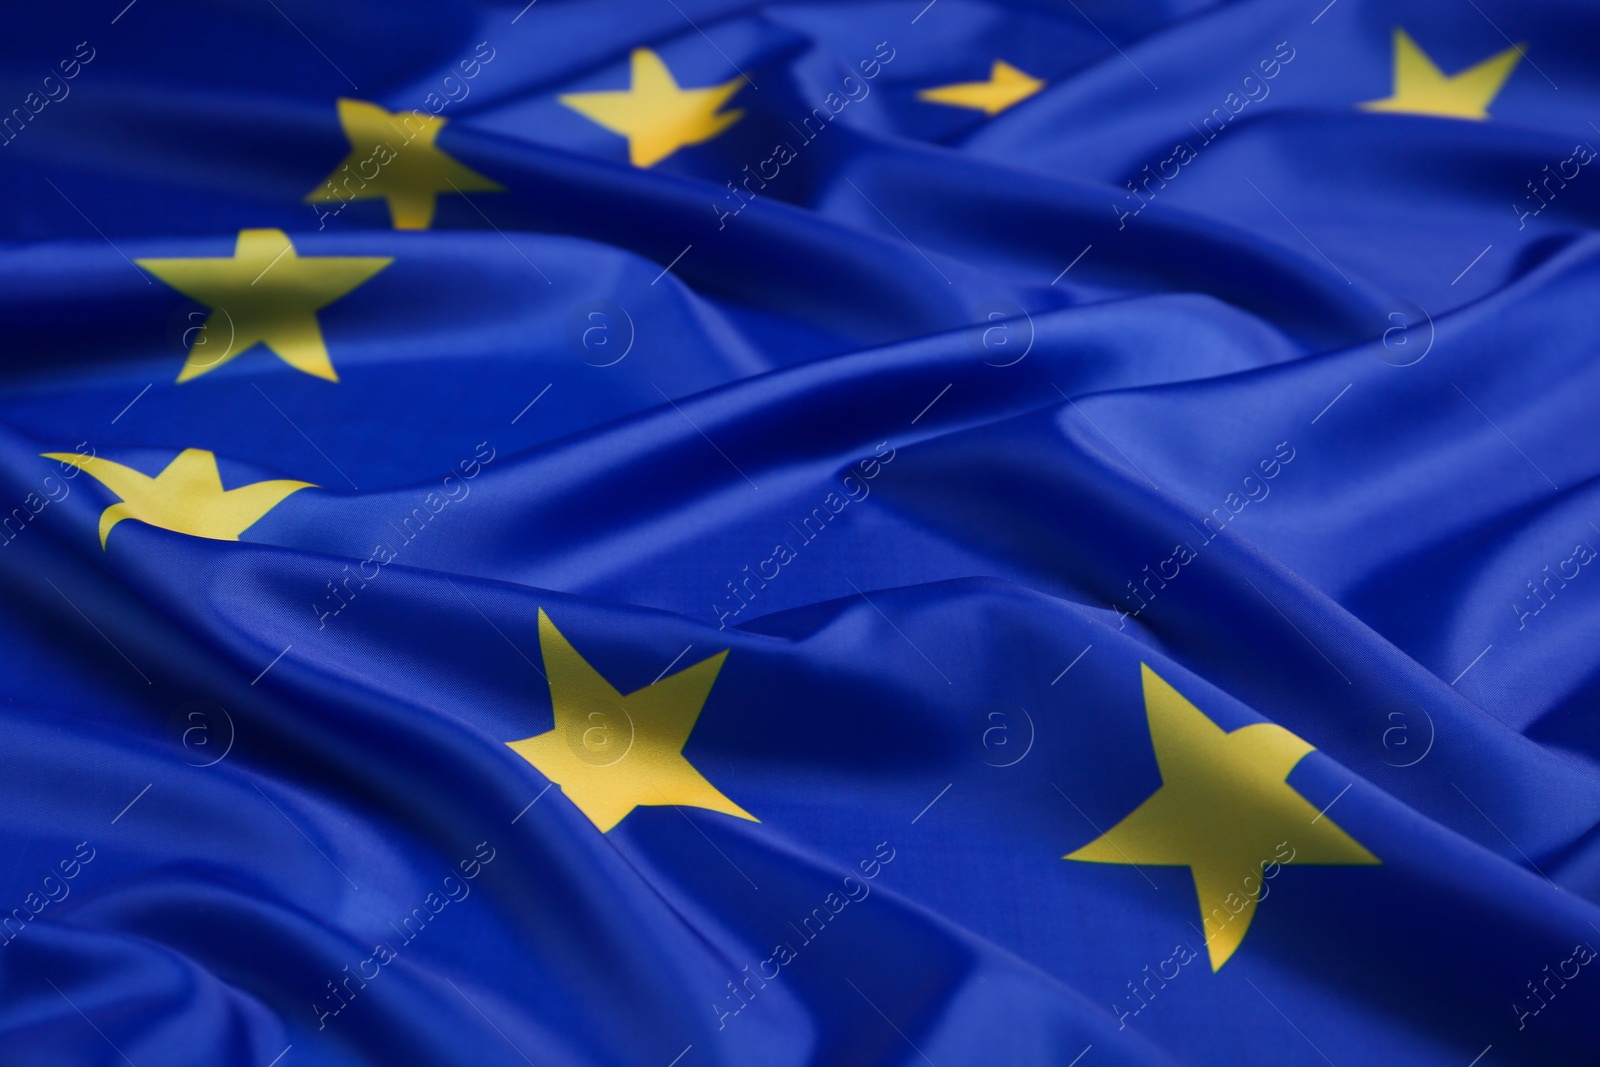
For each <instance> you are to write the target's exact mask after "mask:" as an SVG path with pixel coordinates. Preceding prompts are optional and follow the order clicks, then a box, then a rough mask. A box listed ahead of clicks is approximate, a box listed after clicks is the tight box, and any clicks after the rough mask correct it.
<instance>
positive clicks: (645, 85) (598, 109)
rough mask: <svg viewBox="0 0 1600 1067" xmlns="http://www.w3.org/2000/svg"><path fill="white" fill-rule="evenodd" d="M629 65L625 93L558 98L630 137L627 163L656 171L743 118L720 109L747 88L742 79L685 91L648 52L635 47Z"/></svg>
mask: <svg viewBox="0 0 1600 1067" xmlns="http://www.w3.org/2000/svg"><path fill="white" fill-rule="evenodd" d="M629 64H630V67H631V77H630V84H629V86H628V88H626V89H615V90H605V91H602V92H592V93H563V94H562V95H561V96H560V97H558V98H557V99H559V100H560V101H561V102H562V103H563V104H565V105H566V106H567V107H570V108H571V109H572V110H574V111H576V112H577V113H578V114H580V115H582V116H584V117H585V118H587V119H589V120H590V121H591V122H594V123H596V124H598V125H600V126H604V127H605V128H606V129H608V130H610V131H611V132H612V133H616V134H621V135H622V136H623V137H626V138H627V139H628V160H629V161H630V162H631V163H632V164H633V165H634V166H636V167H653V166H655V165H656V164H657V163H659V162H661V161H662V160H663V159H666V158H667V157H668V156H670V155H672V154H673V153H674V152H676V151H677V150H678V149H680V148H684V147H686V146H688V145H696V144H701V143H702V142H705V141H709V140H711V139H712V138H713V137H715V136H717V135H718V134H719V133H721V132H722V131H723V130H726V129H727V128H728V127H729V126H732V125H733V124H734V123H735V122H738V121H739V119H740V118H741V117H743V115H744V112H743V111H737V110H736V111H722V110H720V109H721V108H722V105H723V104H725V103H727V102H728V100H729V99H730V98H731V97H732V96H733V94H734V93H736V92H738V91H739V89H740V88H741V87H742V86H743V85H744V78H743V77H742V76H741V77H738V78H732V79H730V80H728V81H725V82H722V83H720V84H718V85H709V86H706V87H705V88H702V89H684V88H681V87H679V85H678V82H677V80H676V79H675V78H673V76H672V72H671V71H670V70H668V69H667V65H666V63H664V62H662V60H661V57H660V56H658V55H656V53H655V52H653V51H651V50H650V49H648V48H635V49H634V50H633V54H632V56H631V58H630V60H629Z"/></svg>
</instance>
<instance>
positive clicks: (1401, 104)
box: [1359, 26, 1522, 122]
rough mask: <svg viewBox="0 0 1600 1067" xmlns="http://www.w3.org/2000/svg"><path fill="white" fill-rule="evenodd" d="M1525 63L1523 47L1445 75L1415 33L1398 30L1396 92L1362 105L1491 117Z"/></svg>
mask: <svg viewBox="0 0 1600 1067" xmlns="http://www.w3.org/2000/svg"><path fill="white" fill-rule="evenodd" d="M1521 59H1522V46H1521V45H1512V46H1511V47H1510V48H1507V49H1505V50H1504V51H1501V52H1496V53H1495V54H1494V55H1492V56H1490V57H1489V58H1488V59H1485V60H1484V61H1483V62H1481V63H1475V64H1473V65H1472V66H1470V67H1468V68H1466V69H1465V70H1462V71H1458V72H1457V73H1455V74H1446V73H1445V72H1444V71H1442V70H1440V69H1439V67H1438V65H1437V64H1435V63H1434V61H1433V60H1432V59H1429V58H1428V54H1427V53H1426V52H1424V51H1423V50H1422V48H1421V47H1420V46H1419V45H1418V44H1417V42H1416V41H1413V40H1412V39H1411V35H1410V34H1408V33H1406V31H1405V30H1403V29H1401V28H1400V27H1398V26H1396V27H1395V30H1394V92H1393V93H1391V94H1390V95H1389V96H1386V97H1384V98H1383V99H1382V100H1368V101H1367V102H1366V103H1364V104H1361V105H1359V106H1360V107H1361V108H1362V109H1363V110H1365V111H1394V112H1401V113H1405V114H1411V115H1434V116H1437V117H1440V118H1447V119H1475V120H1477V121H1480V122H1481V121H1483V120H1484V119H1487V118H1488V117H1489V105H1490V104H1491V103H1493V102H1494V98H1495V97H1496V96H1498V95H1500V90H1501V88H1502V87H1503V86H1504V85H1505V83H1506V79H1507V78H1509V77H1511V71H1512V68H1514V67H1515V66H1516V65H1517V63H1518V61H1519V60H1521Z"/></svg>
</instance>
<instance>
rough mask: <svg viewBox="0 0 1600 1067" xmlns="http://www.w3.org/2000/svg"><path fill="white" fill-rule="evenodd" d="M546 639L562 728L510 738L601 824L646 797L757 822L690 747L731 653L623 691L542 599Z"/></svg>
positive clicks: (542, 641)
mask: <svg viewBox="0 0 1600 1067" xmlns="http://www.w3.org/2000/svg"><path fill="white" fill-rule="evenodd" d="M539 648H540V650H541V651H542V652H543V653H544V669H545V676H546V677H547V678H548V679H549V681H550V704H551V707H552V708H553V709H554V710H555V728H554V729H553V730H549V731H547V732H546V733H542V734H539V735H537V736H535V737H529V738H526V739H525V740H522V741H508V742H506V744H507V745H508V746H510V748H511V749H512V750H513V751H515V752H516V753H517V755H519V756H521V757H522V758H523V759H525V760H527V761H528V762H529V763H531V764H533V765H534V766H535V767H537V768H539V770H540V771H541V772H542V773H543V774H544V776H545V777H546V778H548V779H550V780H551V781H552V782H554V783H556V784H557V785H559V786H560V787H561V791H562V792H563V793H565V794H566V796H567V799H568V800H570V801H572V803H574V804H575V805H577V807H578V810H579V811H582V812H583V813H584V814H585V815H587V816H588V817H589V820H590V821H591V822H593V823H594V824H595V826H597V827H599V829H600V832H601V833H604V832H606V831H607V830H609V829H611V828H612V827H613V826H615V825H617V823H619V822H621V821H622V820H623V817H624V816H626V815H627V814H628V812H630V811H632V810H633V809H634V808H636V807H638V806H640V805H641V804H679V805H683V806H685V807H693V808H706V809H709V810H711V811H720V812H723V813H724V814H727V815H734V816H737V817H738V818H741V819H749V820H750V821H751V822H759V821H760V820H758V819H757V818H756V817H755V816H754V815H751V814H750V813H749V812H747V811H745V810H744V809H743V808H741V807H740V806H739V805H737V804H735V803H734V802H733V801H731V800H729V799H728V798H727V797H725V796H723V795H722V793H721V791H719V790H718V789H717V787H716V786H714V785H712V784H711V783H710V782H708V781H706V779H705V777H704V776H703V775H702V774H701V773H700V772H699V771H697V770H695V769H694V767H693V766H692V765H691V764H690V763H689V761H688V760H687V759H685V758H684V755H683V746H684V743H685V742H687V741H688V740H689V733H690V731H692V730H693V729H694V724H695V721H696V720H698V719H699V718H700V709H701V708H702V707H703V706H704V705H705V702H706V697H708V696H710V695H711V687H712V685H713V684H715V683H716V680H717V672H718V671H720V670H722V661H723V660H725V659H727V657H728V653H727V652H719V653H717V654H716V655H715V656H712V657H710V658H709V659H703V660H701V661H700V662H699V663H696V664H694V665H693V666H692V667H685V668H684V669H683V670H681V671H679V672H678V673H677V674H674V675H671V676H669V677H666V678H662V679H660V680H659V681H656V682H653V683H651V684H650V685H647V686H645V687H644V688H643V689H639V690H636V691H635V692H632V693H629V694H627V695H626V696H624V695H623V694H621V693H619V692H617V690H616V689H614V688H612V686H611V683H610V682H607V681H606V680H605V679H604V678H602V677H600V672H598V671H596V670H595V669H594V668H593V667H591V666H589V664H588V662H587V661H586V660H585V659H584V658H583V657H582V656H580V655H579V654H578V651H577V649H575V648H573V647H572V644H571V642H569V641H568V640H567V639H566V638H565V637H564V636H562V634H561V631H560V630H557V629H556V625H555V623H553V622H551V621H550V616H548V615H546V614H545V613H544V609H543V608H540V609H539Z"/></svg>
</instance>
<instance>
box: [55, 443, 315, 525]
mask: <svg viewBox="0 0 1600 1067" xmlns="http://www.w3.org/2000/svg"><path fill="white" fill-rule="evenodd" d="M41 454H42V455H43V456H44V457H45V458H47V459H57V460H60V461H61V462H63V463H70V464H71V465H72V466H74V467H77V468H79V469H80V470H83V471H87V472H88V473H89V475H90V476H91V477H92V478H94V479H95V481H97V482H99V483H100V484H101V485H103V486H105V487H106V488H107V489H109V490H111V491H112V492H113V493H115V494H116V495H117V496H118V497H120V498H121V501H120V503H116V504H112V505H111V506H110V507H108V508H106V509H105V511H103V512H101V513H100V547H101V548H105V547H106V538H108V537H110V536H111V528H112V527H113V526H115V525H116V524H117V523H119V522H121V521H122V520H123V519H137V520H138V521H140V522H143V523H147V524H149V525H151V526H159V527H161V528H162V529H164V530H174V531H176V532H178V533H184V534H189V535H191V536H193V537H210V538H213V539H215V540H218V541H237V540H239V535H240V534H242V533H244V531H245V530H247V529H249V528H250V527H251V526H253V525H254V524H255V523H257V522H258V521H260V519H261V517H262V516H264V515H265V514H266V513H267V512H269V511H271V510H272V509H273V508H275V507H277V506H278V505H279V504H281V503H282V502H283V501H284V499H285V498H286V497H288V496H289V494H290V493H294V492H297V491H299V490H301V489H314V488H316V486H314V485H312V483H310V482H297V481H291V480H289V479H286V478H284V479H274V480H272V481H265V482H252V483H250V484H249V485H241V486H239V487H238V488H236V489H223V488H222V475H221V474H220V473H219V472H218V471H217V457H216V455H215V453H212V452H207V451H206V450H205V449H203V448H186V449H184V450H183V451H182V452H180V453H178V455H177V457H176V458H175V459H173V461H172V462H171V463H169V464H167V466H166V468H165V469H164V470H162V472H161V473H160V474H158V475H156V476H155V477H154V478H152V477H150V476H149V475H147V474H141V473H140V472H138V471H136V470H134V469H133V468H132V467H125V466H123V465H122V464H121V463H113V462H112V461H111V460H109V459H105V458H103V457H100V456H85V455H80V454H79V453H77V452H44V453H41Z"/></svg>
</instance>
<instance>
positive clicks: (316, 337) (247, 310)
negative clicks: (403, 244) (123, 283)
mask: <svg viewBox="0 0 1600 1067" xmlns="http://www.w3.org/2000/svg"><path fill="white" fill-rule="evenodd" d="M135 262H137V263H138V264H139V266H141V267H143V268H144V269H145V270H147V271H149V272H150V273H151V274H154V275H155V276H156V277H157V278H160V279H161V280H162V281H164V282H166V283H167V284H168V285H170V286H172V288H174V289H176V290H178V292H180V293H182V294H183V295H184V296H187V297H189V298H190V299H192V300H196V301H199V302H200V303H202V304H204V305H206V307H208V308H210V309H211V313H210V314H209V315H207V316H206V321H205V323H204V325H203V326H201V328H200V329H199V330H198V331H196V333H195V336H194V337H193V338H192V341H191V344H190V346H189V356H188V359H186V360H185V361H184V364H183V369H182V370H181V371H179V372H178V381H179V382H186V381H189V380H190V379H192V378H197V377H199V376H200V375H202V374H205V373H207V372H209V371H213V370H215V369H217V368H218V367H220V366H222V365H223V364H224V363H228V362H230V361H231V360H234V359H236V358H238V357H239V356H241V355H243V354H244V353H246V352H248V351H249V350H250V349H252V348H254V347H255V346H256V345H257V344H263V345H266V346H267V348H269V349H270V350H271V351H272V352H273V354H275V355H276V356H277V357H278V358H279V359H281V360H283V361H284V362H285V363H287V364H289V366H291V367H293V368H295V369H296V370H299V371H304V372H305V373H306V374H311V375H314V376H316V377H318V378H325V379H327V380H328V381H330V382H336V381H338V380H339V375H338V374H337V373H335V372H334V369H333V361H332V360H331V359H330V358H329V356H328V346H327V343H326V342H325V341H324V340H323V338H322V325H321V323H320V322H318V320H317V312H318V311H320V310H321V309H322V308H325V307H327V306H328V305H329V304H331V303H333V302H334V301H335V300H338V299H339V298H340V297H343V296H345V295H346V294H348V293H349V292H350V291H351V290H353V289H355V288H356V287H357V286H360V285H361V284H363V283H364V282H366V281H367V280H368V279H370V278H371V277H372V276H373V275H374V274H377V273H378V272H379V271H380V270H383V269H384V268H385V267H387V266H388V265H389V264H390V263H393V262H394V260H393V258H392V257H388V256H302V255H300V254H299V253H298V252H297V251H296V250H295V247H294V243H293V242H292V241H290V240H289V235H288V234H286V233H284V232H283V231H282V230H240V231H239V238H238V240H237V241H236V242H235V244H234V252H233V255H232V256H222V257H217V256H211V257H203V258H198V257H197V258H192V259H191V258H181V259H140V260H136V261H135Z"/></svg>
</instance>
